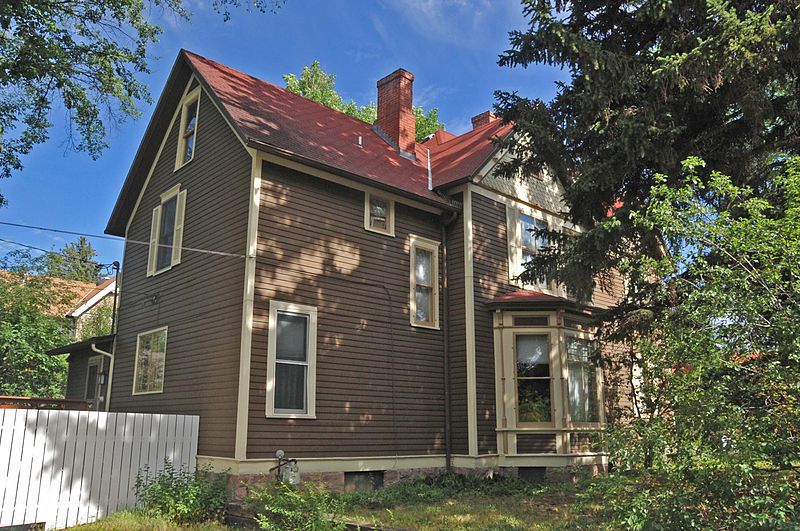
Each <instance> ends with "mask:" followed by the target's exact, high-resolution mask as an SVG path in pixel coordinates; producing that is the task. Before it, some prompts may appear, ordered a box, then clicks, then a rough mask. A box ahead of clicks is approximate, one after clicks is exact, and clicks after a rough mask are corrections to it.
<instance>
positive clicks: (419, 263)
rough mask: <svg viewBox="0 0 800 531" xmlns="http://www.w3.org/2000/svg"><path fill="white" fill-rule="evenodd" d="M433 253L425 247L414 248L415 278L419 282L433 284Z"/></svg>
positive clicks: (425, 284) (426, 284)
mask: <svg viewBox="0 0 800 531" xmlns="http://www.w3.org/2000/svg"><path fill="white" fill-rule="evenodd" d="M432 261H433V253H432V252H430V251H427V250H425V249H419V248H415V250H414V279H415V280H416V282H417V284H422V285H424V286H433V282H431V277H432V274H431V266H432V265H433V264H432Z"/></svg>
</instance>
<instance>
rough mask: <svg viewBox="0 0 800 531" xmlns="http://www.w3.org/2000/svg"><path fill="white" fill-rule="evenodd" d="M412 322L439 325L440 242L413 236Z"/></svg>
mask: <svg viewBox="0 0 800 531" xmlns="http://www.w3.org/2000/svg"><path fill="white" fill-rule="evenodd" d="M409 306H410V312H409V313H410V314H411V324H412V325H414V326H424V327H428V328H438V327H439V244H438V243H437V242H434V241H431V240H426V239H424V238H420V237H417V236H412V237H411V300H410V304H409Z"/></svg>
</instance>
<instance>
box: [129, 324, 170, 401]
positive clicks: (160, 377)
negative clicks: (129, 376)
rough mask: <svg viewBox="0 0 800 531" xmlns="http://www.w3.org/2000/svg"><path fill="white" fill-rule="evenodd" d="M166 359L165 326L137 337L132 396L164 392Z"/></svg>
mask: <svg viewBox="0 0 800 531" xmlns="http://www.w3.org/2000/svg"><path fill="white" fill-rule="evenodd" d="M166 358H167V327H166V326H165V327H162V328H157V329H155V330H150V331H149V332H142V333H141V334H139V335H138V337H137V338H136V364H135V366H134V369H133V394H135V395H143V394H149V393H160V392H162V391H163V390H164V367H165V364H166Z"/></svg>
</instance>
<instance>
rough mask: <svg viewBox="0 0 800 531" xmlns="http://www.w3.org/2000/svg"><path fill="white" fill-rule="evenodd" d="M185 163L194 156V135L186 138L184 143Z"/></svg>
mask: <svg viewBox="0 0 800 531" xmlns="http://www.w3.org/2000/svg"><path fill="white" fill-rule="evenodd" d="M184 146H185V148H184V150H183V162H189V161H190V160H192V157H193V156H194V135H192V136H189V137H187V138H186V140H185V142H184Z"/></svg>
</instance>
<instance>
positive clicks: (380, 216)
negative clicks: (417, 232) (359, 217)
mask: <svg viewBox="0 0 800 531" xmlns="http://www.w3.org/2000/svg"><path fill="white" fill-rule="evenodd" d="M364 228H365V229H367V230H369V231H372V232H378V233H380V234H386V235H387V236H394V201H392V200H391V199H386V198H385V197H381V196H378V195H375V194H372V193H370V192H365V193H364Z"/></svg>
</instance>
